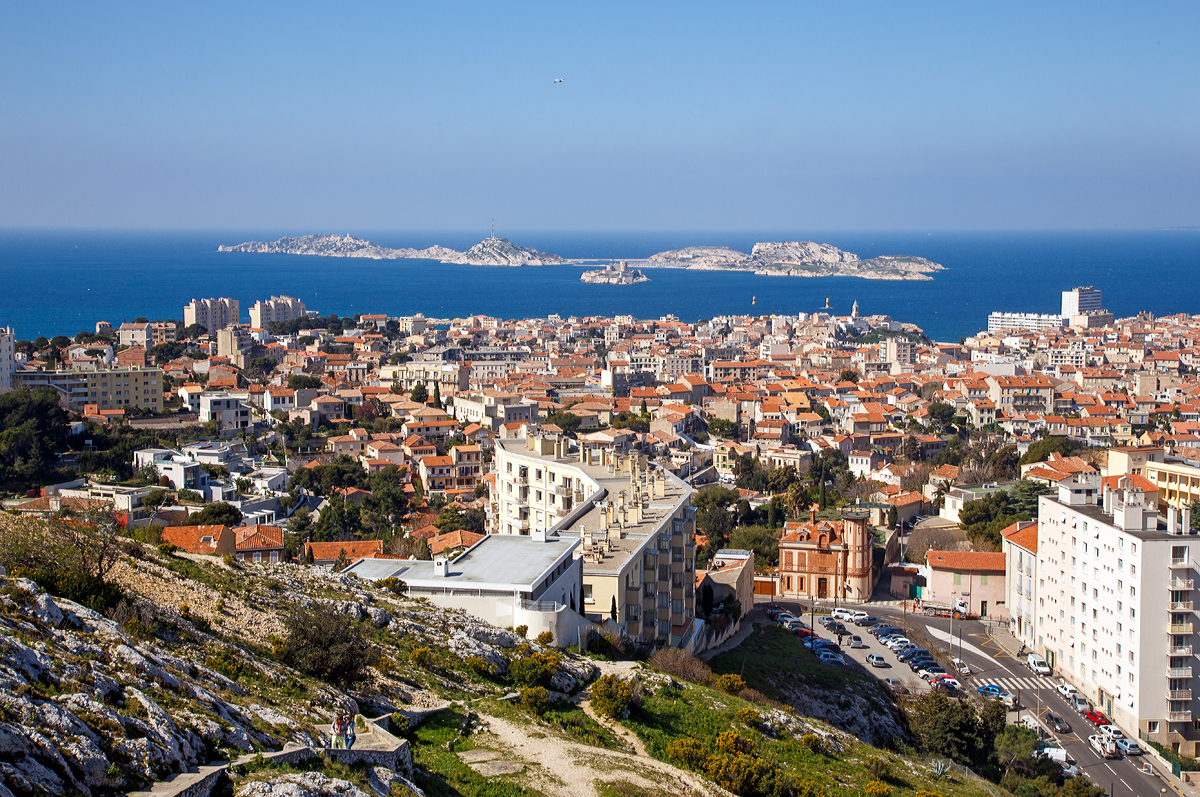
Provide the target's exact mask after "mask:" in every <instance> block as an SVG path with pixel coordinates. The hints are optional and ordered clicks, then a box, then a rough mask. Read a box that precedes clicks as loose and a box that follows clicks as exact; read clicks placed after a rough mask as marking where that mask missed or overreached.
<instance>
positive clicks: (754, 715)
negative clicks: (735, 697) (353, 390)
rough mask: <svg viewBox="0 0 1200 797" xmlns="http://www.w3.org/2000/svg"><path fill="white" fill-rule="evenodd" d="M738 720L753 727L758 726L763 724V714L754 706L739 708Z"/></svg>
mask: <svg viewBox="0 0 1200 797" xmlns="http://www.w3.org/2000/svg"><path fill="white" fill-rule="evenodd" d="M736 716H737V721H738V722H741V723H743V724H745V725H749V726H750V727H751V728H756V727H758V726H759V725H761V724H762V714H759V713H758V712H757V711H755V710H754V709H752V708H743V709H739V710H738V713H737V715H736Z"/></svg>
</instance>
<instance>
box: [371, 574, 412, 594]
mask: <svg viewBox="0 0 1200 797" xmlns="http://www.w3.org/2000/svg"><path fill="white" fill-rule="evenodd" d="M375 584H376V586H380V587H383V588H384V589H386V590H387V591H388V592H390V593H392V594H393V595H403V594H404V593H406V592H408V585H407V584H405V583H404V582H403V581H401V580H400V579H398V578H396V577H395V576H390V577H388V578H383V579H380V580H379V581H376V582H375Z"/></svg>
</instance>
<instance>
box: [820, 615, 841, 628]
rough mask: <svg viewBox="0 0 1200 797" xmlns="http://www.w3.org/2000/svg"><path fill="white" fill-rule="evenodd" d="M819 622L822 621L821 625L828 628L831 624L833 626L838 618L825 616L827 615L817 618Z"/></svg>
mask: <svg viewBox="0 0 1200 797" xmlns="http://www.w3.org/2000/svg"><path fill="white" fill-rule="evenodd" d="M817 622H818V623H820V624H821V625H823V626H824V627H826V628H828V627H829V626H831V625H833V624H834V623H836V622H837V618H836V617H829V616H825V617H822V618H821V619H820V620H817Z"/></svg>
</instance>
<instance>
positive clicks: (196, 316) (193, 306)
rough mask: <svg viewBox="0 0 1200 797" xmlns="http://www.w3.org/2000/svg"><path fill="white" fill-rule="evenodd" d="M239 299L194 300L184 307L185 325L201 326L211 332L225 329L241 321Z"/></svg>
mask: <svg viewBox="0 0 1200 797" xmlns="http://www.w3.org/2000/svg"><path fill="white" fill-rule="evenodd" d="M241 315H242V309H241V306H240V305H239V304H238V300H237V299H192V300H191V301H190V302H188V303H187V304H186V305H184V307H183V325H184V326H185V327H190V326H191V325H192V324H199V325H200V326H202V327H204V328H205V329H206V330H208V331H209V332H216V331H217V330H219V329H224V328H225V327H227V326H229V325H230V324H236V323H238V322H239V321H240V320H241Z"/></svg>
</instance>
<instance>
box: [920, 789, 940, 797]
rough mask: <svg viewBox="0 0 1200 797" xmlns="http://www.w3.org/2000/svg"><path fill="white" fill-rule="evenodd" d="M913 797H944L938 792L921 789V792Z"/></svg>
mask: <svg viewBox="0 0 1200 797" xmlns="http://www.w3.org/2000/svg"><path fill="white" fill-rule="evenodd" d="M913 797H942V795H940V794H938V793H937V792H936V791H926V790H925V789H921V790H920V791H919V792H917V793H916V794H914V795H913Z"/></svg>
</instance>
